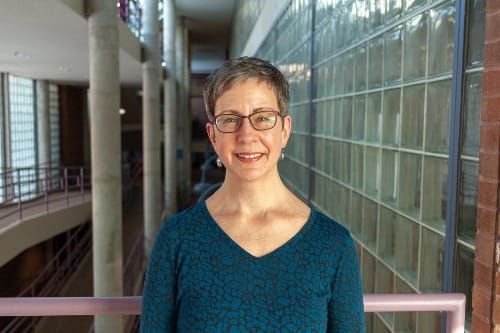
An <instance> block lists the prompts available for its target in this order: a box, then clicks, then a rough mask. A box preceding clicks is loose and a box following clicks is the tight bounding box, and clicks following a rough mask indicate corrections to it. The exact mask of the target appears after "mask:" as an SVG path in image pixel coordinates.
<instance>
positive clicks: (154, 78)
mask: <svg viewBox="0 0 500 333" xmlns="http://www.w3.org/2000/svg"><path fill="white" fill-rule="evenodd" d="M142 17H143V22H142V23H143V32H142V36H143V40H144V51H145V59H144V62H143V65H142V82H143V89H142V108H143V125H142V126H143V129H142V133H143V140H142V143H143V177H144V240H145V242H144V246H145V256H146V259H147V258H149V255H150V253H151V248H152V247H153V242H154V238H155V235H156V233H157V231H158V230H159V228H160V225H161V217H160V214H161V206H160V205H161V199H160V194H161V172H160V167H161V166H160V73H161V72H160V71H161V66H160V48H159V45H158V36H159V30H158V29H159V22H158V0H146V1H144V2H143V16H142ZM145 262H147V260H145Z"/></svg>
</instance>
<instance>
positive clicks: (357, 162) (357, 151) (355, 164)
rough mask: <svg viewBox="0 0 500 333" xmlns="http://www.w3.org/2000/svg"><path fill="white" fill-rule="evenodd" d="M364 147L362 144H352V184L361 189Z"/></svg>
mask: <svg viewBox="0 0 500 333" xmlns="http://www.w3.org/2000/svg"><path fill="white" fill-rule="evenodd" d="M363 165H364V148H363V146H362V145H358V144H353V145H352V186H354V187H355V188H357V189H358V190H361V189H363V169H364V168H363Z"/></svg>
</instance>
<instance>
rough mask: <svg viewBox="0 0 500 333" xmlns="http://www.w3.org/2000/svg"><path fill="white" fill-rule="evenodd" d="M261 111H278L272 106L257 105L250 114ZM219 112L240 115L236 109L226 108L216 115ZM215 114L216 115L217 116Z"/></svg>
mask: <svg viewBox="0 0 500 333" xmlns="http://www.w3.org/2000/svg"><path fill="white" fill-rule="evenodd" d="M262 111H275V112H279V111H278V110H275V109H273V108H270V107H259V108H255V109H253V110H252V113H250V114H254V113H257V112H262ZM221 114H235V115H240V112H238V111H236V110H231V109H228V110H223V111H222V112H221V113H220V114H218V115H221ZM218 115H217V116H218Z"/></svg>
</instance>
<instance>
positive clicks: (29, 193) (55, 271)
mask: <svg viewBox="0 0 500 333" xmlns="http://www.w3.org/2000/svg"><path fill="white" fill-rule="evenodd" d="M40 170H41V172H40ZM23 171H24V174H31V175H36V174H38V175H47V176H46V177H40V176H38V177H34V176H30V177H29V178H27V177H18V178H17V179H19V180H20V181H19V182H14V181H12V182H10V184H11V185H13V186H14V188H18V189H19V188H21V189H26V188H28V190H25V191H24V192H23V191H17V192H16V191H10V192H9V193H10V196H9V202H4V203H1V204H0V208H1V207H2V206H4V207H5V206H7V207H12V208H13V209H14V212H12V211H9V212H8V214H3V215H0V219H2V218H5V217H6V216H10V215H12V214H15V213H16V212H19V219H22V217H23V215H24V214H23V210H26V209H28V208H30V207H34V206H37V205H46V211H47V212H48V211H49V205H48V204H49V203H52V202H54V201H57V200H65V201H66V202H67V203H68V204H69V202H70V199H72V198H74V197H79V198H82V199H90V198H91V197H90V196H89V195H87V196H85V190H88V189H90V187H91V186H90V185H91V184H90V183H91V176H90V172H89V171H88V169H87V168H83V167H69V168H38V169H35V168H23V169H14V170H8V171H4V172H3V173H0V175H2V176H4V177H7V178H10V179H14V178H15V177H12V175H20V174H23ZM25 171H29V172H25ZM141 174H142V163H140V161H135V163H131V164H124V165H122V201H123V207H124V209H126V208H127V207H128V205H129V204H130V202H131V200H132V199H133V196H132V191H133V190H134V187H135V185H136V184H137V182H138V181H139V180H140V176H141ZM54 175H60V177H59V176H54ZM3 179H5V178H3ZM17 179H16V180H17ZM19 184H21V185H19ZM30 184H36V187H34V188H30V186H26V185H30ZM0 188H2V187H1V186H0ZM5 188H8V187H4V189H5ZM54 192H63V193H64V195H63V196H62V197H54V196H49V194H53V193H54ZM40 197H42V198H44V200H42V201H40V200H35V199H39V198H40ZM74 230H75V231H74V232H71V233H69V234H68V239H67V241H66V243H65V244H64V245H63V246H62V247H61V249H60V250H58V251H57V253H56V254H55V255H54V257H53V258H52V259H51V260H50V261H49V262H48V263H47V264H46V266H45V267H44V268H43V269H42V270H41V271H40V272H39V273H38V276H37V277H36V279H35V280H33V281H32V282H31V284H30V285H29V286H28V287H26V288H25V289H24V290H23V291H22V292H21V293H20V294H18V295H17V297H15V298H16V299H21V298H22V299H36V298H40V297H41V298H44V297H47V296H53V295H55V294H57V292H59V291H60V290H61V289H62V286H63V285H64V284H65V283H66V282H67V281H68V279H69V277H70V276H71V275H72V274H73V273H74V272H75V271H76V269H77V267H78V265H79V264H80V263H81V261H82V259H83V257H84V256H85V255H86V253H88V251H89V250H90V247H91V238H92V235H91V227H90V224H89V223H86V224H83V225H80V226H79V227H77V228H76V229H74ZM142 265H143V234H142V233H140V234H139V235H138V237H137V239H136V240H135V241H134V244H133V246H132V249H131V251H130V254H129V256H128V258H127V260H126V262H125V265H124V268H123V274H124V290H123V291H124V294H125V295H133V291H134V290H133V289H134V285H135V282H136V281H137V278H138V277H139V276H140V273H141V272H142ZM52 299H57V298H52ZM38 320H39V318H37V317H23V316H21V317H17V318H15V319H13V320H12V321H10V322H9V323H8V324H7V326H5V327H3V328H0V332H1V333H3V332H30V331H31V330H32V329H33V328H34V327H35V325H36V324H37V322H38ZM137 322H138V320H137V318H135V320H132V321H130V322H129V323H128V326H129V327H128V332H130V331H131V330H132V329H133V326H134V325H137Z"/></svg>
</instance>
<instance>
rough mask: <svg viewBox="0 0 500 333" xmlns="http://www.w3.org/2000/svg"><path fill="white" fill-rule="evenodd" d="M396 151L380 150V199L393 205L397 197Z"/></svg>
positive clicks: (397, 164)
mask: <svg viewBox="0 0 500 333" xmlns="http://www.w3.org/2000/svg"><path fill="white" fill-rule="evenodd" d="M398 167H399V161H398V152H396V151H393V150H388V149H383V150H382V170H381V172H382V182H381V185H380V186H381V193H380V200H382V201H383V202H384V203H386V204H388V205H390V206H393V207H395V206H396V198H397V186H398V182H397V177H398V172H399V170H398Z"/></svg>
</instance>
